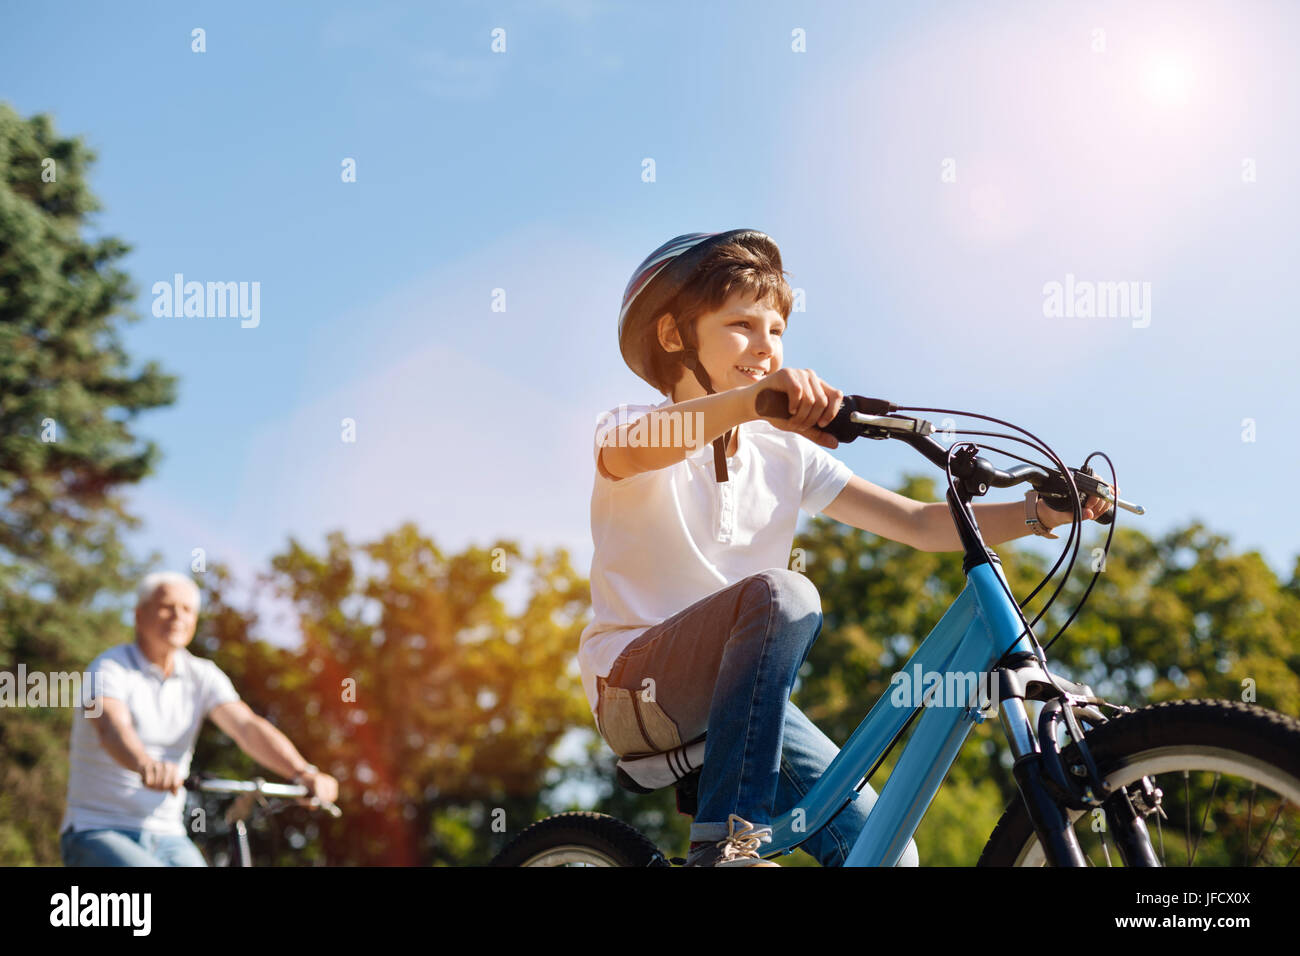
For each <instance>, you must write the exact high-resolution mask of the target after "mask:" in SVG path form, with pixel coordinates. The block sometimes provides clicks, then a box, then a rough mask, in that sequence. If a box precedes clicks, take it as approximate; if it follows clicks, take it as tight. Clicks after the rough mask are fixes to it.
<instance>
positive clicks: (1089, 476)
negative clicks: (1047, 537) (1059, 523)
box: [1038, 465, 1146, 524]
mask: <svg viewBox="0 0 1300 956" xmlns="http://www.w3.org/2000/svg"><path fill="white" fill-rule="evenodd" d="M1070 472H1071V474H1073V475H1074V484H1075V487H1077V488H1078V489H1079V495H1080V499H1079V506H1080V508H1082V507H1083V503H1084V502H1085V501H1087V500H1088V498H1089V497H1097V498H1101V499H1102V500H1103V501H1109V502H1110V503H1111V505H1112V507H1111V508H1110V509H1109V510H1108V511H1107V512H1106V513H1105V514H1103V515H1102V516H1101V517H1100V518H1095V519H1094V520H1095V521H1096V522H1097V524H1111V523H1112V522H1113V521H1114V520H1115V509H1116V508H1123V509H1124V510H1125V511H1131V512H1132V513H1133V514H1136V515H1141V514H1146V509H1145V508H1143V507H1142V506H1141V505H1139V504H1135V503H1133V502H1131V501H1125V500H1124V499H1123V498H1118V497H1116V496H1115V493H1114V490H1113V489H1112V488H1111V486H1110V485H1109V484H1107V483H1106V482H1104V481H1102V480H1101V479H1100V478H1098V477H1097V473H1096V472H1095V471H1093V470H1092V466H1091V465H1084V466H1083V467H1082V468H1071V469H1070ZM1038 493H1039V496H1040V497H1042V498H1043V499H1044V500H1045V501H1046V502H1047V504H1048V507H1051V508H1055V509H1056V510H1057V511H1065V512H1070V511H1072V510H1073V508H1072V507H1071V504H1070V486H1069V485H1068V484H1067V483H1066V481H1065V479H1064V478H1063V477H1061V476H1060V474H1059V473H1054V474H1051V475H1049V476H1048V478H1047V480H1046V481H1044V482H1042V483H1041V486H1040V487H1039V489H1038Z"/></svg>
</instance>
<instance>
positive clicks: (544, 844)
mask: <svg viewBox="0 0 1300 956" xmlns="http://www.w3.org/2000/svg"><path fill="white" fill-rule="evenodd" d="M492 865H493V866H671V864H670V863H669V862H668V861H667V860H666V859H665V858H664V855H663V854H662V853H660V852H659V848H658V847H657V846H655V845H654V844H653V843H651V842H650V841H649V840H647V839H646V838H645V837H644V836H642V834H641V833H640V831H638V830H636V829H634V828H633V827H630V826H628V825H627V824H626V823H624V822H623V821H622V820H619V819H617V818H615V817H611V816H608V815H607V814H604V813H584V812H576V813H559V814H556V815H555V816H553V817H547V818H546V819H545V820H540V821H538V822H537V823H534V824H533V825H532V826H530V827H528V829H526V830H524V831H523V832H522V833H520V834H519V836H517V837H515V838H514V840H512V841H511V842H510V843H509V844H508V845H507V846H506V848H505V849H504V850H502V851H501V852H500V853H498V854H497V856H496V858H495V859H493V861H492Z"/></svg>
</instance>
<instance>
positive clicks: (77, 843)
mask: <svg viewBox="0 0 1300 956" xmlns="http://www.w3.org/2000/svg"><path fill="white" fill-rule="evenodd" d="M59 849H60V850H61V851H62V853H63V865H64V866H207V865H208V863H207V861H206V860H205V859H203V854H202V853H200V852H199V848H198V847H197V846H195V845H194V842H193V841H192V840H190V838H189V837H187V836H185V835H184V834H178V835H175V836H171V835H166V834H160V833H150V832H149V831H148V830H72V829H68V830H64V831H63V835H62V836H61V837H60V838H59Z"/></svg>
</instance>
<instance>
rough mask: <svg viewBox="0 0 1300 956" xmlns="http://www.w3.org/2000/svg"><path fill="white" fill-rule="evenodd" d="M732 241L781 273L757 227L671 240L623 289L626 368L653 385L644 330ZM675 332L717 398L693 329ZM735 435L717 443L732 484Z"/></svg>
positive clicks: (690, 364)
mask: <svg viewBox="0 0 1300 956" xmlns="http://www.w3.org/2000/svg"><path fill="white" fill-rule="evenodd" d="M728 242H739V243H741V244H743V245H746V246H750V247H751V248H754V249H755V250H756V251H761V252H762V253H764V254H765V255H766V256H768V257H769V258H770V259H771V261H772V263H773V264H774V265H775V267H776V269H777V270H778V271H780V270H781V252H780V250H779V249H778V248H777V245H776V243H775V242H773V241H772V239H771V237H770V236H768V235H767V234H766V233H763V232H760V231H758V230H757V229H731V230H728V231H727V232H691V233H687V234H685V235H681V236H677V237H676V238H673V239H669V240H668V241H667V242H665V243H664V244H663V245H662V246H660V247H659V248H658V249H656V250H655V251H654V252H652V253H650V255H648V256H646V258H645V260H644V261H643V262H642V263H641V264H640V265H639V266H637V268H636V271H635V272H633V273H632V279H631V281H629V282H628V284H627V288H626V289H625V290H624V291H623V308H622V310H621V311H620V312H619V314H618V347H619V351H621V352H622V353H623V360H624V361H625V362H627V364H628V367H629V368H630V369H632V371H634V372H636V374H637V375H638V376H639V377H641V378H642V379H644V380H645V381H646V382H649V383H650V384H651V385H653V384H654V383H653V382H651V381H650V378H649V376H648V375H647V374H646V368H645V355H644V354H643V353H642V351H641V349H640V348H639V344H640V343H641V342H642V341H643V337H644V336H645V334H646V331H647V328H646V327H647V326H648V325H650V324H651V323H653V322H654V321H655V320H656V319H658V318H659V316H661V315H663V313H664V312H665V311H667V310H668V307H669V305H670V304H671V303H672V301H673V299H675V298H676V297H677V294H678V293H680V292H681V291H682V289H684V288H685V287H686V285H687V283H688V282H690V280H691V278H692V277H693V276H694V275H695V273H696V271H697V270H698V269H699V267H700V266H701V265H702V264H703V263H704V261H705V259H707V258H708V255H709V253H710V252H712V251H713V250H714V249H716V248H717V247H718V246H720V245H722V244H724V243H728ZM673 323H674V325H676V323H677V316H676V315H674V316H673ZM677 334H678V335H679V336H680V337H681V340H682V345H683V346H684V348H683V351H682V363H683V364H684V365H685V366H686V367H687V368H688V369H690V370H691V371H692V372H694V373H695V378H696V381H698V382H699V383H700V386H701V387H702V388H703V389H704V391H705V394H708V395H712V394H714V390H713V384H712V383H711V382H710V381H709V374H708V372H706V371H705V370H704V366H703V365H701V364H700V360H699V353H698V351H697V350H696V349H695V344H694V330H691V334H690V335H689V336H688V335H687V334H685V333H684V332H683V330H682V328H681V326H680V325H678V326H677ZM734 431H735V429H730V430H728V431H727V433H726V434H725V435H722V436H721V437H719V438H716V439H714V442H713V466H714V471H715V473H716V474H717V478H718V481H719V482H724V481H727V480H728V478H727V455H726V449H727V446H728V445H729V444H731V435H732V432H734Z"/></svg>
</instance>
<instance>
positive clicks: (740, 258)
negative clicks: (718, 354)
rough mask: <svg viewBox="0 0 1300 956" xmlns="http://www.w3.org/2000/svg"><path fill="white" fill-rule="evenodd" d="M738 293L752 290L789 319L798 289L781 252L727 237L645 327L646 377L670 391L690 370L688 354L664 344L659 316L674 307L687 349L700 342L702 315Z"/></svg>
mask: <svg viewBox="0 0 1300 956" xmlns="http://www.w3.org/2000/svg"><path fill="white" fill-rule="evenodd" d="M737 292H745V293H748V294H749V296H750V297H751V298H753V299H754V301H756V302H758V303H760V304H762V305H766V306H768V307H770V308H772V309H773V310H775V311H777V312H780V313H781V316H782V318H784V319H786V320H787V321H788V320H789V318H790V309H791V308H792V307H793V305H794V293H793V292H791V291H790V285H789V283H788V282H786V280H785V270H784V269H782V268H781V258H780V253H776V255H775V256H773V255H770V254H768V253H767V252H765V251H764V250H763V249H760V248H756V247H755V246H752V245H745V244H742V243H739V242H727V243H723V244H722V245H720V246H718V247H717V248H716V249H713V250H711V251H710V252H709V255H708V256H707V257H706V258H705V260H704V261H703V262H701V263H700V265H699V268H697V269H696V270H695V272H694V273H693V274H692V275H691V278H690V280H689V281H688V282H687V283H686V286H685V287H684V288H683V289H682V291H681V292H679V293H677V295H676V296H675V297H674V298H673V299H672V300H671V301H669V303H668V304H667V305H666V306H665V307H664V309H663V310H662V311H661V312H660V313H659V315H656V316H655V317H654V321H652V322H647V323H645V325H644V326H643V328H642V340H641V342H640V350H641V354H642V355H644V356H645V357H646V361H645V370H646V377H647V379H649V381H650V384H651V385H653V386H654V387H655V388H657V389H659V391H660V392H662V393H663V394H664V395H671V394H672V390H673V386H674V385H676V384H677V382H678V380H680V378H681V376H682V373H683V372H685V371H686V365H685V363H684V362H683V361H682V353H681V352H680V351H677V352H669V351H668V350H667V349H665V348H664V347H663V346H662V345H660V344H659V319H660V318H661V317H662V316H663V314H664V313H665V312H671V313H672V314H673V316H674V317H675V318H676V319H677V327H678V328H679V329H681V333H682V336H683V339H684V341H685V345H686V347H687V348H690V347H692V346H694V345H695V344H696V339H695V323H696V322H697V321H698V320H699V318H700V316H702V315H704V314H706V313H709V312H715V311H717V310H718V309H720V308H721V307H722V305H723V304H724V303H725V302H726V301H727V300H728V299H729V298H731V296H733V295H735V294H736V293H737Z"/></svg>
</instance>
